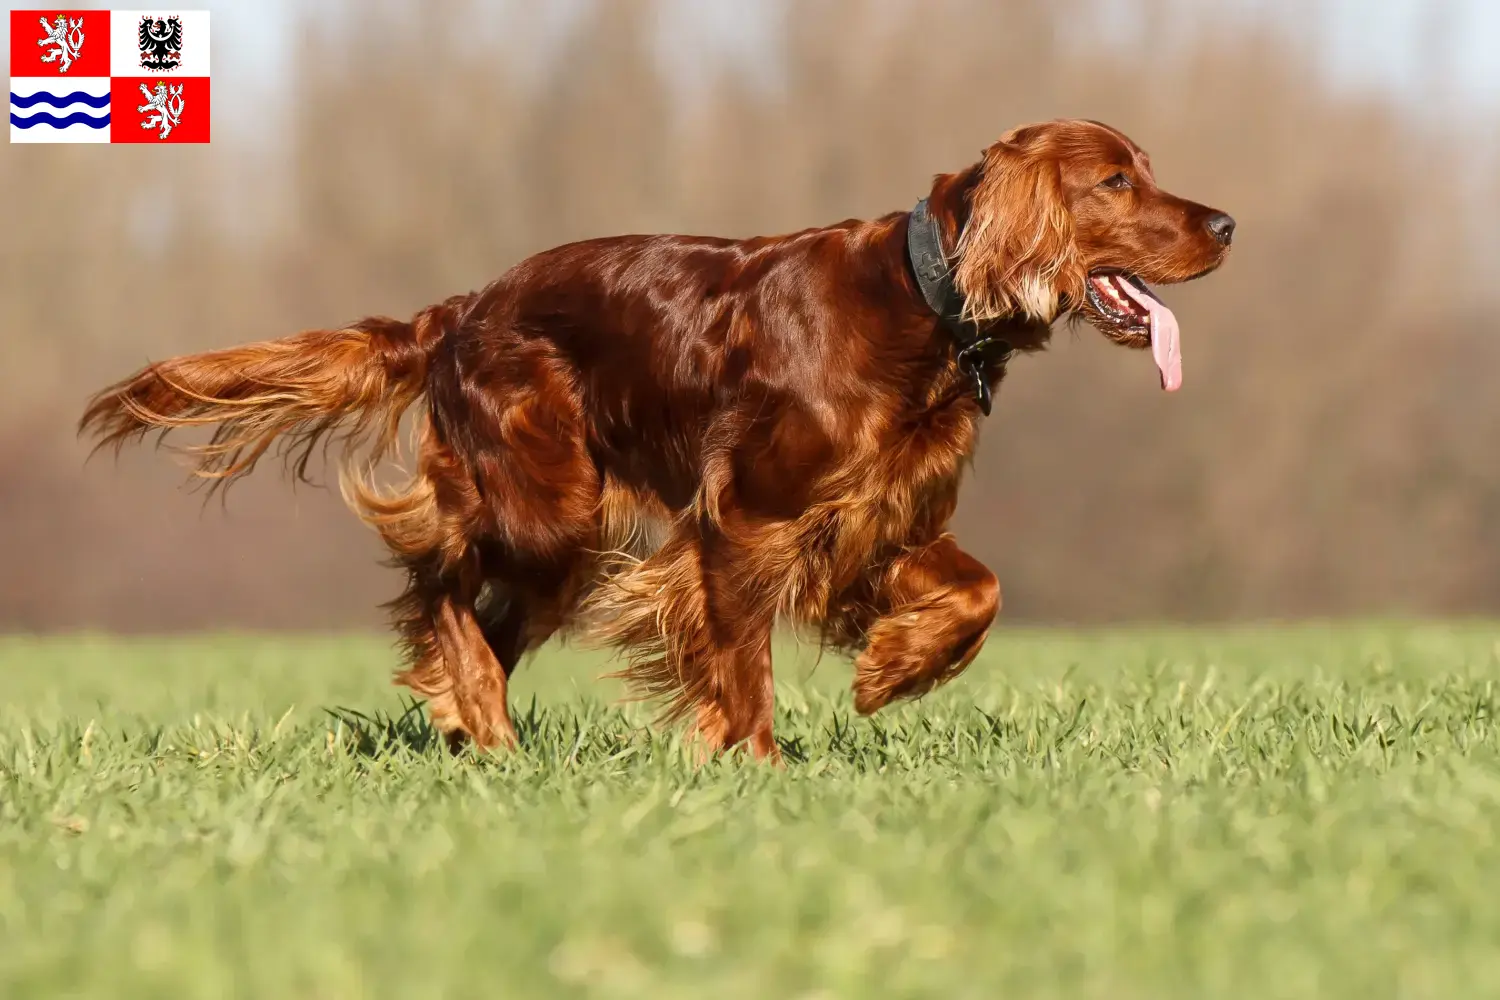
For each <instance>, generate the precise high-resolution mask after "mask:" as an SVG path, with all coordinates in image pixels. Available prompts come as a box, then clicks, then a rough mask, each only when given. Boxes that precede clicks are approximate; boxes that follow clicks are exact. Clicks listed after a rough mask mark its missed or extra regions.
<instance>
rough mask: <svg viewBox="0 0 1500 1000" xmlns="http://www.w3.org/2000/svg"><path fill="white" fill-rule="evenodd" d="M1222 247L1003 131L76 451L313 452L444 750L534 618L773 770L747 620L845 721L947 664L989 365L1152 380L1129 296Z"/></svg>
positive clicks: (137, 419) (477, 304)
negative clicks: (180, 435)
mask: <svg viewBox="0 0 1500 1000" xmlns="http://www.w3.org/2000/svg"><path fill="white" fill-rule="evenodd" d="M1233 230H1234V221H1233V220H1232V219H1230V218H1229V216H1227V215H1225V214H1223V213H1222V212H1218V211H1215V210H1213V209H1211V208H1206V207H1204V206H1202V205H1198V204H1194V203H1193V202H1189V201H1184V200H1183V199H1181V198H1178V197H1175V196H1173V195H1171V194H1168V193H1167V192H1165V191H1163V190H1161V188H1159V187H1157V185H1156V181H1155V179H1154V178H1153V176H1152V172H1151V163H1150V160H1149V159H1148V158H1147V156H1146V154H1145V153H1144V152H1142V151H1141V149H1140V148H1138V147H1137V146H1136V145H1135V144H1134V143H1133V142H1131V141H1130V140H1129V139H1128V138H1126V137H1125V136H1124V135H1122V134H1121V133H1119V132H1117V131H1115V130H1114V129H1112V128H1109V127H1108V126H1105V125H1101V124H1099V123H1097V122H1089V121H1055V122H1049V123H1045V124H1040V125H1030V126H1026V127H1024V128H1019V129H1016V130H1014V131H1012V132H1010V133H1008V134H1007V135H1005V136H1004V137H1003V138H1002V139H1001V140H1000V141H999V142H997V143H995V144H994V145H993V146H991V147H989V149H987V150H985V152H984V155H983V158H982V159H981V160H980V161H979V162H978V163H976V164H974V165H973V166H970V167H968V168H966V169H964V170H961V171H959V172H958V173H953V174H943V175H939V176H938V177H937V178H936V179H935V181H934V183H933V186H932V190H931V193H930V195H929V196H928V198H926V199H924V200H923V201H921V202H919V203H918V204H917V206H916V208H915V209H913V210H912V211H911V212H897V213H892V214H890V215H886V216H884V217H882V218H880V219H877V220H875V221H869V222H863V221H854V220H851V221H847V222H842V223H839V224H837V225H834V226H829V227H827V228H823V229H810V230H807V231H805V232H800V233H794V234H792V235H789V236H778V237H762V238H757V239H748V240H727V239H713V238H709V237H686V236H619V237H612V238H607V239H596V240H588V241H585V242H582V243H574V244H569V245H567V246H562V247H558V248H556V249H554V250H548V251H546V252H544V253H539V254H537V255H536V256H534V257H531V258H530V259H528V260H525V261H522V262H521V263H520V264H518V265H516V266H515V267H514V268H512V269H511V270H510V271H509V272H508V273H506V274H505V275H503V276H502V277H501V278H499V279H498V280H497V281H495V282H493V283H492V284H490V285H489V286H488V287H487V288H485V289H484V290H482V291H480V292H477V293H473V294H468V295H459V296H455V297H453V298H450V299H448V300H447V301H445V302H443V303H442V304H441V305H436V306H432V307H429V308H427V309H424V310H422V311H421V312H419V313H418V314H417V315H416V316H415V317H414V318H413V319H412V320H411V321H410V322H406V323H403V322H400V321H397V320H393V319H366V320H362V321H361V322H359V323H356V324H354V325H352V326H349V327H347V328H345V329H342V330H333V331H326V330H319V331H313V332H308V333H303V334H299V335H298V336H295V337H290V338H287V339H283V340H276V341H270V342H266V343H260V344H251V345H249V346H246V347H239V348H234V349H230V350H224V351H214V352H211V353H207V354H197V355H192V356H188V357H181V358H176V359H173V360H170V361H163V362H159V363H156V364H153V365H150V366H149V367H147V368H145V369H144V370H142V371H141V372H139V373H138V374H136V375H134V376H132V377H131V378H129V379H126V380H125V381H123V382H120V383H118V384H116V385H114V386H111V387H110V388H108V389H106V390H104V391H103V392H102V393H100V394H99V395H98V396H97V397H95V398H94V399H93V400H92V401H91V403H90V405H89V407H88V410H87V412H86V413H85V414H84V417H83V420H82V423H81V430H82V431H84V432H87V433H90V434H93V435H96V436H97V437H98V439H99V443H100V445H105V444H113V445H114V446H116V447H119V446H120V445H122V444H123V443H124V442H125V441H127V440H132V439H136V438H138V437H140V436H141V435H144V434H145V433H146V432H148V431H150V430H152V429H159V430H162V431H163V432H165V431H166V430H168V429H171V428H177V427H188V426H195V425H200V424H201V425H217V426H216V429H215V433H214V435H213V438H212V440H211V441H210V442H209V443H208V444H205V445H199V446H195V447H194V448H192V449H191V450H192V451H193V452H194V453H195V454H196V455H197V461H198V474H199V475H202V476H205V477H210V478H212V479H215V480H217V482H216V484H215V485H222V484H223V483H225V482H227V481H229V480H232V479H234V478H235V477H237V476H240V475H242V474H244V473H247V472H249V471H250V469H251V468H252V467H253V466H254V465H255V463H256V460H257V459H259V458H260V456H261V455H262V454H264V453H265V451H266V450H267V448H269V447H270V446H271V445H272V443H273V441H274V440H275V439H277V438H282V440H283V444H285V445H287V446H288V447H289V449H290V452H289V458H290V460H291V462H292V465H293V467H294V469H295V472H296V474H297V475H298V476H301V475H302V474H303V473H304V472H305V470H306V465H307V462H308V459H309V457H310V455H311V453H312V450H313V448H314V446H315V445H316V444H318V443H319V442H320V441H324V440H327V439H329V438H333V439H336V440H340V441H342V443H343V444H344V445H346V446H347V447H348V448H349V449H351V450H350V451H348V452H346V461H345V466H344V474H343V476H342V482H343V483H344V487H345V496H346V498H347V499H348V501H349V503H350V505H351V506H352V507H353V508H354V509H355V511H356V512H357V513H358V514H359V515H360V517H362V518H363V519H364V520H365V521H367V522H368V523H369V524H371V525H372V526H374V528H375V529H376V530H377V531H378V532H379V533H380V535H381V537H382V538H383V539H384V540H385V543H386V544H387V545H388V546H389V547H390V550H391V552H392V554H393V556H394V559H395V560H396V562H397V563H399V564H400V565H401V566H402V567H404V568H405V570H406V572H407V578H408V579H407V586H406V590H405V592H404V593H403V594H402V596H401V597H399V598H398V599H397V600H396V601H395V602H393V605H392V607H393V609H394V619H395V625H396V628H397V629H398V630H399V632H400V634H401V637H402V639H403V640H404V644H405V647H406V649H407V652H408V654H409V657H410V663H409V666H408V667H407V669H406V670H405V671H404V672H403V673H401V674H400V675H399V676H398V680H399V681H400V682H401V683H404V684H406V685H407V686H408V687H410V688H411V689H412V690H414V691H416V692H418V693H419V694H421V695H424V696H425V697H426V698H427V699H428V703H429V706H430V710H431V713H432V718H433V721H434V723H435V724H436V725H437V726H438V727H440V728H441V729H442V730H443V731H444V732H445V733H447V734H448V738H449V742H450V745H453V746H455V747H456V746H458V745H461V744H462V742H463V740H464V739H465V737H468V738H471V739H473V740H474V741H475V742H476V743H477V744H479V745H480V746H493V745H496V744H513V743H514V742H515V730H514V729H513V727H512V725H511V720H510V716H509V713H508V710H507V707H506V682H507V678H508V676H509V675H510V672H511V671H512V670H513V669H514V668H515V666H516V663H517V661H518V660H519V659H520V658H521V656H522V654H524V653H525V652H527V651H528V650H531V649H534V648H536V646H538V645H539V644H540V643H542V642H543V641H544V640H546V639H547V638H548V637H549V636H552V635H553V634H555V633H558V632H561V631H564V630H567V631H574V632H580V633H582V634H584V635H585V636H588V637H590V638H593V639H597V640H601V641H603V642H606V643H608V644H612V645H615V646H618V647H624V648H626V649H628V650H629V651H630V653H631V665H630V667H629V668H628V669H627V671H626V676H627V677H628V678H629V679H630V680H631V681H633V682H634V684H635V685H636V686H637V689H638V690H640V691H643V692H644V693H647V694H651V695H664V696H667V697H669V699H670V710H669V713H668V714H669V717H670V718H672V719H678V718H683V717H690V718H691V719H692V720H693V723H694V728H695V730H696V732H697V734H698V735H699V736H700V737H701V738H702V739H703V740H704V741H705V742H706V743H707V745H708V746H709V747H710V748H712V749H724V748H729V747H733V746H736V745H737V744H741V743H745V742H748V745H749V747H750V749H751V750H752V751H753V752H754V754H755V755H756V756H758V757H773V758H774V757H776V756H778V750H777V745H776V742H775V740H774V738H773V736H772V714H773V713H772V704H773V703H772V682H771V631H772V627H773V625H774V624H775V622H776V620H777V619H778V618H782V619H785V620H787V621H790V622H792V623H795V624H798V625H803V626H815V627H816V628H817V629H818V630H819V632H820V634H821V637H822V640H823V642H824V643H825V645H828V646H832V647H836V648H843V649H848V650H851V651H857V652H858V662H857V665H856V668H855V679H854V693H855V706H856V707H857V708H858V710H859V711H860V712H864V713H869V712H873V711H875V710H876V709H878V708H880V707H882V706H883V705H885V704H886V703H888V702H890V701H891V700H892V699H895V698H902V697H908V696H913V695H917V694H920V693H922V692H925V691H927V690H929V689H930V688H932V687H933V686H934V685H937V684H940V683H942V682H943V681H946V680H948V679H949V678H951V677H953V676H955V675H956V674H958V673H959V672H960V671H962V670H963V669H964V668H965V667H966V666H967V665H968V664H969V662H970V661H971V660H973V658H974V656H975V654H977V653H978V652H979V649H980V647H981V646H982V645H983V643H984V639H985V636H986V634H987V633H988V631H989V627H990V623H991V622H992V620H993V619H994V617H995V615H996V613H997V611H998V610H999V607H1000V587H999V584H998V582H997V581H996V579H995V576H994V574H992V573H991V572H990V571H989V570H988V569H986V568H985V567H984V566H983V565H982V564H980V563H979V562H978V561H977V560H975V559H974V558H973V557H972V556H970V555H968V554H967V553H965V552H964V551H963V550H962V549H960V548H959V547H958V545H957V543H956V542H955V541H954V539H953V536H952V535H951V534H949V533H948V532H947V531H946V530H945V526H946V525H947V523H948V520H949V518H950V517H951V515H952V514H953V511H954V506H955V504H956V500H957V495H958V484H959V479H960V476H961V470H962V467H963V465H964V463H965V459H967V458H968V457H969V455H970V453H971V452H972V450H973V448H974V443H975V435H976V433H977V431H978V427H979V423H980V420H981V419H982V416H983V414H984V413H987V412H988V411H989V400H990V392H991V391H992V389H993V388H994V386H995V385H997V384H998V383H999V381H1000V379H1001V378H1002V377H1003V376H1004V374H1005V360H1006V358H1007V357H1008V356H1009V355H1010V353H1011V352H1013V351H1034V350H1038V349H1040V348H1041V347H1043V346H1044V345H1045V343H1046V341H1047V339H1048V336H1049V327H1050V325H1051V324H1052V322H1053V321H1054V320H1056V319H1058V318H1059V317H1061V316H1064V315H1075V316H1084V317H1086V318H1088V319H1089V320H1090V321H1091V322H1092V323H1093V324H1094V325H1095V326H1097V327H1098V328H1099V329H1100V330H1101V331H1102V332H1103V333H1104V334H1105V336H1107V337H1109V338H1110V339H1111V340H1113V341H1115V342H1116V343H1120V344H1124V345H1126V346H1129V347H1138V348H1144V347H1147V346H1150V347H1151V348H1152V350H1153V353H1154V354H1155V356H1156V360H1157V363H1158V366H1159V368H1160V370H1161V377H1162V384H1163V386H1164V387H1165V388H1167V389H1175V388H1177V386H1178V385H1179V384H1180V383H1181V361H1180V354H1179V352H1178V338H1177V325H1176V320H1175V319H1174V318H1173V316H1172V313H1171V311H1170V310H1168V309H1167V308H1166V307H1165V306H1164V305H1162V304H1161V302H1160V301H1159V300H1158V299H1157V298H1156V297H1155V296H1154V295H1152V293H1151V292H1150V291H1148V290H1147V288H1146V286H1145V284H1143V282H1153V283H1164V282H1177V281H1186V280H1188V279H1190V278H1194V277H1197V276H1199V275H1202V274H1206V273H1208V272H1209V271H1212V270H1213V269H1214V268H1216V267H1217V266H1218V265H1219V264H1220V263H1221V262H1222V261H1223V260H1224V257H1225V255H1226V254H1227V253H1228V248H1229V243H1230V238H1231V235H1232V233H1233ZM424 399H425V404H424V405H423V406H422V408H421V414H420V420H419V424H418V453H417V458H418V464H417V469H416V472H415V474H414V476H413V477H412V479H411V480H410V482H409V483H408V484H407V485H406V486H405V487H404V488H403V489H401V490H399V491H396V492H394V493H392V492H386V491H382V490H380V489H378V488H376V487H375V486H374V485H373V484H372V483H371V481H370V478H369V475H368V473H369V470H370V469H372V468H373V467H374V464H375V462H376V461H378V460H379V459H380V458H381V457H382V456H385V455H387V454H389V453H390V452H391V450H392V449H393V447H394V445H395V440H396V437H397V424H398V421H399V420H400V418H401V416H402V414H403V413H404V412H405V411H406V410H407V409H408V408H410V407H411V406H413V405H414V404H416V403H417V402H418V401H420V400H424Z"/></svg>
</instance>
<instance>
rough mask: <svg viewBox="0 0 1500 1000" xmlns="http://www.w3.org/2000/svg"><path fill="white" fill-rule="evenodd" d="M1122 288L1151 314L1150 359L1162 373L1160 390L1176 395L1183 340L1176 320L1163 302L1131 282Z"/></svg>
mask: <svg viewBox="0 0 1500 1000" xmlns="http://www.w3.org/2000/svg"><path fill="white" fill-rule="evenodd" d="M1120 287H1121V288H1123V289H1125V294H1126V295H1129V296H1130V297H1131V298H1132V299H1134V300H1135V301H1136V302H1138V303H1140V305H1141V306H1142V308H1144V309H1145V310H1146V312H1148V313H1150V314H1151V356H1152V357H1153V358H1155V359H1156V367H1157V368H1159V369H1161V387H1162V388H1163V389H1165V390H1167V391H1168V392H1176V391H1177V390H1178V389H1181V388H1182V340H1181V337H1180V336H1179V335H1178V331H1177V317H1176V316H1174V315H1173V314H1172V310H1170V309H1168V308H1167V306H1166V303H1164V302H1162V300H1161V299H1158V298H1156V297H1155V296H1154V295H1147V294H1146V293H1145V292H1143V291H1141V290H1140V289H1139V288H1136V287H1135V285H1134V284H1133V283H1132V282H1129V281H1121V282H1120Z"/></svg>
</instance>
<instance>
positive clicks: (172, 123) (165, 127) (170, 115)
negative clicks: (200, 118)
mask: <svg viewBox="0 0 1500 1000" xmlns="http://www.w3.org/2000/svg"><path fill="white" fill-rule="evenodd" d="M182 86H183V85H182V84H180V83H179V84H178V85H177V86H175V87H168V86H167V85H166V84H165V83H163V82H162V81H160V80H157V81H156V92H155V93H152V92H151V91H149V90H147V89H146V85H145V84H144V83H143V84H141V94H142V96H144V97H145V98H146V103H145V104H142V105H141V106H140V107H138V108H136V110H137V111H140V112H146V111H155V112H158V113H157V114H154V115H152V116H151V117H150V118H147V119H146V120H145V121H143V122H141V128H155V127H156V126H157V125H160V126H161V134H160V135H158V136H157V138H158V139H165V138H166V137H167V135H168V134H169V133H170V132H171V131H172V129H173V128H174V127H176V126H177V125H180V124H182V109H183V106H184V105H185V104H186V103H187V102H186V101H184V100H183V99H182Z"/></svg>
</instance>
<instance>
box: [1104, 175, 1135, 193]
mask: <svg viewBox="0 0 1500 1000" xmlns="http://www.w3.org/2000/svg"><path fill="white" fill-rule="evenodd" d="M1099 184H1100V186H1102V187H1107V188H1109V189H1110V190H1112V191H1123V190H1125V189H1126V188H1128V187H1130V178H1129V177H1126V176H1125V175H1124V174H1123V173H1121V174H1115V175H1114V176H1112V177H1106V178H1105V179H1104V180H1102V181H1100V182H1099Z"/></svg>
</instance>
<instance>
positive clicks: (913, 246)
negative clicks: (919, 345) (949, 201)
mask: <svg viewBox="0 0 1500 1000" xmlns="http://www.w3.org/2000/svg"><path fill="white" fill-rule="evenodd" d="M906 254H907V257H909V258H910V259H911V269H912V273H913V274H915V275H916V276H917V287H919V288H921V289H922V298H924V299H926V300H927V305H928V306H930V307H931V309H932V311H933V312H935V313H937V316H938V320H939V321H940V322H941V323H942V325H943V327H944V328H945V329H946V330H947V331H948V333H949V335H950V336H952V337H953V342H954V343H955V344H957V345H958V359H957V360H958V369H959V371H961V372H963V373H964V374H966V375H968V376H969V378H970V379H972V380H973V382H974V398H975V399H976V400H978V401H979V408H980V409H981V410H983V411H984V414H985V416H989V412H990V404H991V400H990V380H989V369H990V367H991V366H992V365H1003V364H1005V362H1006V361H1007V360H1008V359H1009V358H1010V355H1011V352H1012V350H1013V348H1012V347H1011V346H1010V344H1008V343H1006V342H1005V341H1003V340H1001V339H999V338H998V337H991V336H988V335H987V334H985V332H984V330H983V329H982V328H981V327H980V326H979V325H978V324H977V323H974V322H972V321H970V320H966V319H964V318H963V296H962V295H960V294H959V293H958V289H957V288H955V287H954V285H953V272H952V271H951V270H949V268H948V258H947V255H946V254H944V253H943V234H942V231H941V230H940V229H939V228H938V223H937V220H936V219H934V218H933V217H932V215H931V214H930V213H929V212H928V211H927V199H926V198H923V199H922V200H921V201H919V202H917V204H916V207H914V208H913V209H912V210H911V219H910V220H909V221H908V222H907V225H906Z"/></svg>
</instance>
